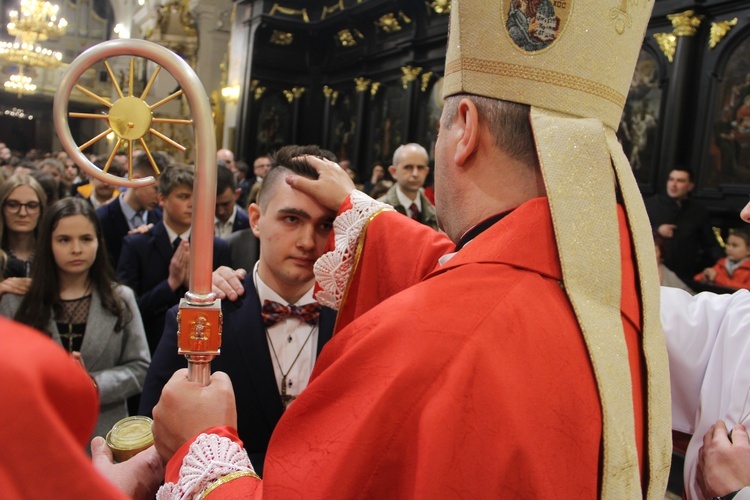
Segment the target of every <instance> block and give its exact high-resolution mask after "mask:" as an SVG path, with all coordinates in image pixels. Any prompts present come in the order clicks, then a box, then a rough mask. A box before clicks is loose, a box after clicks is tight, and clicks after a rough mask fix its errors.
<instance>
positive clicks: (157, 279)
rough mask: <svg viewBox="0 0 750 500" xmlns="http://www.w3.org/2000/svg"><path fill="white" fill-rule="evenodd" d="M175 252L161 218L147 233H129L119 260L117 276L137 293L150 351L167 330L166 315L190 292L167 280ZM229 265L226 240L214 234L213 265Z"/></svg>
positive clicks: (215, 266) (123, 243) (154, 348)
mask: <svg viewBox="0 0 750 500" xmlns="http://www.w3.org/2000/svg"><path fill="white" fill-rule="evenodd" d="M173 254H174V248H173V247H172V242H170V241H169V235H168V234H167V228H166V227H165V226H164V222H163V221H162V222H159V223H157V224H155V225H154V227H152V228H151V230H150V231H148V232H147V233H144V234H131V235H128V236H126V237H125V239H124V240H123V242H122V252H121V254H120V261H119V263H118V264H117V277H118V279H119V280H120V281H121V282H122V283H124V284H126V285H128V286H129V287H130V288H132V289H133V291H134V292H135V295H136V297H137V301H138V308H139V309H140V311H141V317H142V318H143V326H144V327H145V329H146V337H147V338H148V346H149V349H150V350H151V353H153V352H154V351H155V350H156V346H157V345H159V338H160V337H161V334H162V332H163V331H164V315H165V314H166V312H167V310H168V309H169V308H170V307H172V306H174V305H176V304H178V303H179V302H180V299H181V298H182V297H183V296H184V295H185V292H187V288H185V287H183V286H180V287H179V288H177V290H174V291H173V290H172V289H171V288H169V283H167V278H169V262H170V261H171V260H172V255H173ZM228 265H229V248H228V246H227V243H226V242H225V241H224V240H221V239H219V238H216V237H214V259H213V266H214V269H216V268H217V267H219V266H228Z"/></svg>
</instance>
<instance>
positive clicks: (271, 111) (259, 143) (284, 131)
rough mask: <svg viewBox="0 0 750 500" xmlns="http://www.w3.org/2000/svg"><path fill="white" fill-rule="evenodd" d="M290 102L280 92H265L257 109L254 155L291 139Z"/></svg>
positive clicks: (266, 152)
mask: <svg viewBox="0 0 750 500" xmlns="http://www.w3.org/2000/svg"><path fill="white" fill-rule="evenodd" d="M290 106H291V105H290V104H289V102H288V101H287V100H286V98H284V96H283V95H282V94H281V93H278V94H277V93H270V94H266V95H265V96H264V98H263V100H262V101H261V103H260V107H259V110H258V133H257V135H256V139H255V156H256V157H257V156H260V155H264V154H268V153H272V152H274V151H276V150H277V149H279V148H280V147H281V146H284V145H286V144H289V142H290V140H291V126H292V123H291V112H290Z"/></svg>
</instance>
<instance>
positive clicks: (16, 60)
mask: <svg viewBox="0 0 750 500" xmlns="http://www.w3.org/2000/svg"><path fill="white" fill-rule="evenodd" d="M0 59H3V60H4V61H7V62H9V63H13V64H19V65H25V66H36V67H39V68H48V67H50V66H57V65H58V64H60V62H61V61H62V52H58V51H56V50H49V49H45V48H43V47H40V46H39V45H29V44H25V43H19V42H17V41H16V42H0Z"/></svg>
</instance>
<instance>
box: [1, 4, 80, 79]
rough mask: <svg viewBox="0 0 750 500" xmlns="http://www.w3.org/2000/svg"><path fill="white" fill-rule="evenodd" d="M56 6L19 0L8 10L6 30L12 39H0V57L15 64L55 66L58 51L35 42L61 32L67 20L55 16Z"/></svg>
mask: <svg viewBox="0 0 750 500" xmlns="http://www.w3.org/2000/svg"><path fill="white" fill-rule="evenodd" d="M59 10H60V7H58V6H57V5H53V4H51V3H49V2H41V1H39V0H21V7H20V14H19V11H16V10H11V11H10V12H9V13H8V16H9V17H10V22H9V23H8V33H9V34H10V35H12V36H14V37H16V39H15V41H13V42H0V59H2V60H3V61H6V62H9V63H12V64H18V65H19V66H36V67H40V68H48V67H53V66H58V65H59V64H60V62H61V61H62V53H61V52H58V51H54V50H49V49H45V48H44V47H41V46H40V45H38V42H43V41H46V40H48V39H49V38H50V37H59V36H62V35H64V34H65V31H66V29H67V26H68V23H67V21H65V19H62V18H60V19H58V18H57V12H58V11H59Z"/></svg>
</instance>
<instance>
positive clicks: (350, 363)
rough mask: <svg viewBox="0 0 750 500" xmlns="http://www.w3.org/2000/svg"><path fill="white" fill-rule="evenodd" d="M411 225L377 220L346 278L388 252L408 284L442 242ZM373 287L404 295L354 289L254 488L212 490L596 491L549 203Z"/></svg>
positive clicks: (593, 411) (327, 493)
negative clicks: (402, 263) (442, 259)
mask: <svg viewBox="0 0 750 500" xmlns="http://www.w3.org/2000/svg"><path fill="white" fill-rule="evenodd" d="M620 216H621V217H620V224H621V234H622V236H623V237H624V238H623V243H622V250H623V252H624V253H623V267H624V269H623V276H624V280H623V282H624V283H626V285H625V286H623V300H622V322H623V325H625V329H626V332H627V333H626V336H627V340H628V345H629V347H630V351H631V356H630V360H631V366H632V367H633V373H634V375H633V380H634V388H635V394H634V400H635V401H636V403H637V404H636V414H635V415H634V416H633V415H623V416H622V418H623V419H626V418H635V421H636V429H637V430H638V436H637V442H638V445H639V453H640V456H641V464H643V458H642V457H643V440H644V438H643V402H642V401H643V394H642V390H641V387H642V382H641V379H640V373H641V362H640V348H639V339H640V333H639V329H640V311H639V304H638V299H637V296H636V292H635V284H634V272H633V263H632V261H631V260H630V257H631V252H630V243H629V238H628V236H627V229H625V223H624V219H623V218H622V213H621V214H620ZM415 226H416V224H412V223H411V222H409V221H406V218H404V217H402V216H400V215H397V214H395V213H385V214H381V215H378V216H377V217H375V218H374V219H373V221H372V222H371V223H370V225H369V227H368V228H367V233H366V240H365V248H364V255H365V258H366V259H367V258H368V257H369V255H370V253H369V252H370V251H371V249H370V248H369V247H370V246H371V245H375V247H373V249H372V250H376V251H377V255H379V256H381V257H383V258H384V259H385V260H383V261H379V260H378V259H376V260H375V261H372V260H371V261H369V263H368V262H367V261H361V262H360V266H359V267H358V269H357V273H362V276H365V275H367V273H370V272H371V271H372V269H371V267H370V266H372V265H373V264H375V268H376V269H375V271H376V272H379V273H384V272H394V271H393V269H395V268H394V267H393V266H391V267H389V266H387V265H385V261H387V260H388V259H389V258H391V259H393V260H394V261H399V259H401V258H402V257H403V260H406V261H411V262H412V264H411V265H412V266H413V267H411V268H410V269H413V270H414V271H413V273H412V275H410V276H409V278H414V277H416V276H418V275H419V273H420V271H421V270H423V269H425V266H426V265H427V264H424V263H422V261H424V262H427V260H432V267H434V263H435V257H436V256H435V255H433V254H434V253H436V252H437V251H439V250H440V246H441V245H443V246H444V245H445V240H444V239H443V237H440V236H436V235H435V233H432V234H431V235H430V234H429V233H422V236H423V238H424V239H423V240H420V239H417V238H415V237H414V234H420V233H419V232H416V233H413V232H411V231H413V230H414V228H415ZM404 227H405V231H407V232H409V234H407V233H402V232H401V230H402V229H404ZM591 237H592V244H595V241H594V240H595V235H591ZM441 242H442V243H441ZM415 249H416V250H415ZM443 250H444V248H443ZM389 252H392V253H389ZM415 252H416V254H415ZM422 256H425V257H428V258H426V259H421V257H422ZM414 257H417V258H414ZM420 266H421V267H420ZM378 267H379V269H378ZM389 269H390V271H389ZM362 276H359V277H355V280H354V281H353V283H352V286H350V289H349V296H348V300H347V306H348V305H349V304H350V303H352V302H354V303H359V302H360V296H359V295H357V296H356V297H355V296H354V295H353V294H359V293H364V292H363V291H364V290H367V289H368V287H369V286H370V285H371V282H370V281H369V280H361V281H360V282H359V284H357V281H356V280H357V279H359V278H361V277H362ZM382 280H383V281H381V282H378V284H377V285H375V286H376V287H379V288H380V289H382V290H386V289H391V288H393V289H396V288H401V289H402V291H400V292H399V293H396V294H394V295H392V296H391V297H390V298H388V299H386V300H384V301H383V302H382V303H379V304H377V305H375V304H374V299H373V298H372V297H369V296H368V297H364V298H365V302H363V303H364V304H365V306H362V307H360V310H359V311H358V313H359V314H351V315H350V316H348V319H347V321H351V323H349V324H348V325H347V326H345V327H344V328H343V329H341V331H340V332H339V333H338V334H337V335H336V336H335V337H334V338H333V339H332V340H331V341H330V342H329V343H328V345H327V346H326V347H325V349H324V350H323V352H322V353H321V356H320V358H319V360H318V362H317V363H316V366H315V371H314V373H313V377H312V379H311V381H310V384H309V386H308V387H307V389H305V391H304V392H303V393H302V395H301V396H300V397H299V398H298V399H297V400H296V401H295V402H294V403H293V404H292V405H291V407H290V408H289V409H288V410H287V412H286V414H285V415H284V416H283V417H282V419H281V421H280V422H279V424H278V426H277V428H276V431H275V432H274V435H273V437H272V439H271V443H270V446H269V450H268V455H267V458H266V464H265V476H264V480H263V484H262V487H261V488H258V489H257V490H256V487H257V486H258V484H257V481H256V480H253V479H249V478H243V479H237V480H234V481H231V482H229V483H227V484H226V485H224V486H222V487H220V488H218V489H216V490H214V492H213V493H212V494H211V495H210V496H209V498H234V497H235V495H237V496H242V495H243V494H246V495H247V496H251V495H254V496H256V497H257V496H260V494H259V492H260V491H261V489H262V493H263V494H264V496H265V497H266V498H284V499H289V498H304V499H310V498H326V499H328V498H405V499H406V498H408V499H411V498H470V499H479V498H493V499H496V498H596V497H597V495H598V491H599V487H598V485H599V473H598V471H599V462H600V458H601V456H600V449H601V437H602V423H601V421H602V417H601V408H600V404H599V399H598V393H597V387H596V382H595V380H594V375H593V372H592V369H591V365H590V362H589V357H588V353H587V350H586V346H585V345H584V341H583V338H582V335H581V332H580V329H579V327H578V323H577V321H576V318H575V315H574V314H573V311H572V309H571V306H570V304H569V302H568V299H567V297H566V295H565V291H564V289H563V287H562V285H561V271H560V264H559V260H558V255H557V251H556V245H555V239H554V235H553V231H552V223H551V219H550V214H549V208H548V205H547V200H546V199H544V198H540V199H535V200H531V201H529V202H527V203H525V204H523V205H522V206H520V207H518V208H517V209H516V210H514V211H513V212H512V213H511V214H510V215H508V216H506V217H505V218H504V219H502V220H501V221H499V222H497V223H496V224H495V225H494V226H492V227H491V228H490V229H488V230H486V231H485V232H483V233H482V234H481V235H479V236H478V237H476V238H475V239H474V240H473V241H472V242H471V243H469V244H468V245H467V246H466V247H464V248H463V249H462V250H461V251H460V252H459V253H458V254H457V255H456V256H454V257H453V259H452V260H450V261H449V262H448V263H447V264H446V265H444V266H442V267H439V268H437V269H435V270H434V271H432V272H431V273H429V274H427V276H426V277H425V278H424V279H423V280H422V281H420V282H419V283H417V284H415V285H413V286H410V287H409V286H408V283H406V282H407V281H408V279H407V280H402V278H400V277H397V276H394V275H388V276H383V277H382ZM391 280H393V281H391ZM375 295H377V294H375ZM345 309H346V307H345ZM366 309H369V310H368V311H367V312H364V311H365V310H366ZM345 312H347V311H345ZM340 321H341V320H340ZM614 331H616V330H614ZM175 460H178V461H179V460H181V456H180V455H179V454H178V455H177V456H176V457H175V459H173V462H174V461H175ZM175 479H176V478H175V477H174V475H172V477H169V475H168V477H167V480H168V481H174V480H175Z"/></svg>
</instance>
